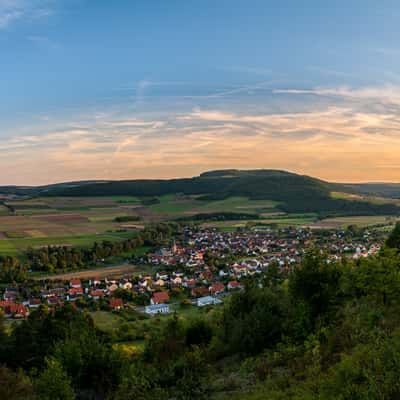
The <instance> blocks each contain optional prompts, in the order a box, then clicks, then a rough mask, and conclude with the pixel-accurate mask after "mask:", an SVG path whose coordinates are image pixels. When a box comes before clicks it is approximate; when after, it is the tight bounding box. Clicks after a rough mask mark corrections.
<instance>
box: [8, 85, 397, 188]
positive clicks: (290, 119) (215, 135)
mask: <svg viewBox="0 0 400 400" xmlns="http://www.w3.org/2000/svg"><path fill="white" fill-rule="evenodd" d="M144 86H145V87H146V85H144ZM281 93H285V98H286V97H289V100H290V101H288V102H287V103H286V105H285V103H284V102H282V103H280V105H279V107H278V108H274V107H266V106H263V105H260V104H254V106H250V104H246V107H243V106H241V104H236V103H229V102H225V103H224V105H223V107H220V106H218V104H211V105H210V103H209V105H208V107H206V106H202V107H199V106H197V107H194V108H193V109H192V110H189V111H186V112H185V111H182V110H179V109H176V110H175V111H173V110H169V111H168V112H159V111H154V112H147V113H146V114H144V115H139V114H138V113H137V111H135V112H132V111H130V112H128V111H126V112H124V113H122V112H121V111H118V114H117V115H114V114H113V113H112V112H110V111H109V110H108V111H107V112H101V111H97V112H96V113H94V114H93V116H90V115H89V116H87V117H86V118H85V119H83V120H78V121H76V122H74V123H68V124H61V123H59V126H54V124H55V122H54V120H53V119H51V120H50V121H48V126H49V128H48V129H47V130H46V131H38V132H36V133H31V134H29V135H20V136H14V137H11V138H8V139H4V140H2V142H0V151H1V154H2V157H1V159H0V170H7V171H11V173H10V174H7V176H4V177H2V182H1V183H2V184H5V183H10V184H11V183H13V184H16V183H20V184H28V183H29V184H32V183H48V182H54V181H67V180H76V179H94V178H97V179H129V178H155V177H159V178H168V177H177V176H191V175H195V174H198V173H200V172H202V171H204V170H209V169H213V168H232V167H235V168H278V169H289V170H292V171H297V172H300V173H305V174H309V175H314V176H318V177H321V178H325V179H330V180H336V181H358V180H379V181H385V180H386V181H388V180H394V181H398V180H399V177H400V169H399V168H400V167H398V154H400V113H399V110H400V96H398V93H400V91H399V90H398V89H397V88H396V87H390V88H387V87H381V88H379V87H374V88H358V89H353V88H348V87H338V88H315V89H309V90H298V89H294V90H293V89H287V90H276V91H275V94H276V97H278V98H279V97H280V94H281ZM310 93H312V94H313V96H311V98H309V99H308V100H307V101H305V99H304V96H305V95H306V97H310V96H309V94H310ZM333 94H334V95H333ZM325 98H326V101H321V99H325ZM5 179H7V181H5Z"/></svg>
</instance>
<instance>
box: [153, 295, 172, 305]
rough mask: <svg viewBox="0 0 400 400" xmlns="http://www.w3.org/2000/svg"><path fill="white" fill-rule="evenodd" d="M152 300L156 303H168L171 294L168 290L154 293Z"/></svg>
mask: <svg viewBox="0 0 400 400" xmlns="http://www.w3.org/2000/svg"><path fill="white" fill-rule="evenodd" d="M152 300H153V303H154V304H161V303H166V302H167V301H169V294H168V292H156V293H154V294H153V299H152Z"/></svg>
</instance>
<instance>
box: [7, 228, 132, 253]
mask: <svg viewBox="0 0 400 400" xmlns="http://www.w3.org/2000/svg"><path fill="white" fill-rule="evenodd" d="M134 235H135V233H134V232H110V233H102V234H98V235H76V236H61V237H46V238H24V239H1V240H0V255H16V254H18V253H21V252H22V251H24V250H26V249H27V248H28V247H34V248H35V247H41V246H49V245H54V246H56V245H57V246H62V245H64V246H77V247H89V246H91V245H92V244H93V243H94V242H101V241H102V240H110V241H114V242H118V241H122V240H125V239H128V238H130V237H133V236H134Z"/></svg>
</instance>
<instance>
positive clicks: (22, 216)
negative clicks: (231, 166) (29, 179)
mask: <svg viewBox="0 0 400 400" xmlns="http://www.w3.org/2000/svg"><path fill="white" fill-rule="evenodd" d="M277 204H278V203H276V202H272V201H268V200H249V199H247V198H246V197H231V198H228V199H226V200H220V201H202V200H198V199H197V198H196V197H195V196H183V195H170V196H161V197H160V198H159V203H157V204H153V205H149V206H145V205H143V204H142V203H141V201H140V199H138V198H136V197H133V196H105V197H48V198H47V197H38V198H32V199H19V200H13V201H9V202H7V205H8V207H10V208H11V210H12V212H10V210H9V209H8V208H7V207H5V206H3V205H2V206H1V208H0V255H1V254H17V253H19V252H21V251H23V250H25V249H26V248H27V247H30V246H31V247H36V246H44V245H68V246H82V247H84V246H90V245H91V244H92V243H93V242H94V241H96V240H97V241H100V240H105V239H107V240H118V238H120V237H121V236H123V235H122V234H121V232H120V231H127V234H128V236H129V234H130V233H129V232H131V231H136V230H138V229H142V228H143V226H144V225H145V224H146V223H148V222H154V221H161V220H168V219H172V218H178V217H180V216H188V215H194V214H198V213H210V212H220V211H229V212H241V213H243V212H249V213H263V215H264V216H269V215H270V216H272V215H274V213H276V212H277V210H276V208H275V207H276V205H277ZM121 216H138V217H139V218H140V221H138V222H136V221H132V222H130V221H125V222H116V220H115V218H116V217H121Z"/></svg>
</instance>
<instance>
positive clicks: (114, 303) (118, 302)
mask: <svg viewBox="0 0 400 400" xmlns="http://www.w3.org/2000/svg"><path fill="white" fill-rule="evenodd" d="M108 303H109V304H110V307H111V308H112V309H113V310H120V309H121V308H123V307H124V303H123V301H122V299H113V298H111V299H110V300H109V301H108Z"/></svg>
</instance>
